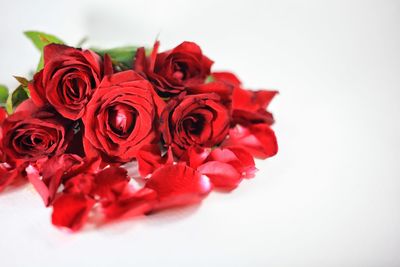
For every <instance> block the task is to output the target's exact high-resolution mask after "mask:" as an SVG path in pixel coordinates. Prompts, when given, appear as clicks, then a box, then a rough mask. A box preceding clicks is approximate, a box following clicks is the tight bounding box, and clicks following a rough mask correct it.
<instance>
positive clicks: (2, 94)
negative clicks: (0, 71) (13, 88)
mask: <svg viewBox="0 0 400 267" xmlns="http://www.w3.org/2000/svg"><path fill="white" fill-rule="evenodd" d="M7 98H8V88H7V86H5V85H2V84H0V103H5V102H6V101H7Z"/></svg>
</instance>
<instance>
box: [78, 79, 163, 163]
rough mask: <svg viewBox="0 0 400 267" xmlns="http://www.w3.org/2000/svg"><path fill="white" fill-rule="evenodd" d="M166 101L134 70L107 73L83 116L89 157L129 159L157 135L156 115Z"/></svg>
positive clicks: (125, 160) (114, 159)
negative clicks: (112, 73)
mask: <svg viewBox="0 0 400 267" xmlns="http://www.w3.org/2000/svg"><path fill="white" fill-rule="evenodd" d="M163 105H164V102H163V101H162V100H161V99H160V98H159V97H158V96H157V95H156V93H155V92H154V90H153V87H152V85H151V84H150V83H149V82H148V81H147V80H145V79H143V78H142V77H141V76H140V75H139V74H137V73H136V72H134V71H124V72H119V73H117V74H114V75H110V76H106V77H105V78H104V79H103V81H102V82H101V84H100V85H99V88H98V89H97V90H96V91H95V92H94V94H93V97H92V99H91V100H90V102H89V103H88V105H87V110H86V113H85V115H84V116H83V118H82V120H83V124H84V126H85V130H84V138H83V145H84V149H85V153H86V155H87V156H89V157H92V156H95V155H100V156H101V157H102V158H103V160H104V161H106V162H121V163H122V162H128V161H131V160H132V159H134V158H135V156H136V154H137V152H138V150H139V148H140V147H141V146H143V145H145V144H149V143H151V142H153V141H154V139H155V138H156V131H155V130H154V129H155V118H156V116H157V112H159V111H161V109H162V106H163Z"/></svg>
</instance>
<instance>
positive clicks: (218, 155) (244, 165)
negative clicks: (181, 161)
mask: <svg viewBox="0 0 400 267" xmlns="http://www.w3.org/2000/svg"><path fill="white" fill-rule="evenodd" d="M207 161H219V162H224V163H228V164H230V165H232V166H233V167H234V168H235V169H236V170H237V171H238V172H239V173H240V174H241V175H242V177H243V178H252V177H254V174H255V172H256V171H257V169H256V167H255V163H254V159H253V156H252V155H251V154H250V153H249V152H247V151H246V150H245V149H243V148H241V147H224V148H216V149H214V150H213V151H212V152H211V153H210V156H209V157H208V158H207Z"/></svg>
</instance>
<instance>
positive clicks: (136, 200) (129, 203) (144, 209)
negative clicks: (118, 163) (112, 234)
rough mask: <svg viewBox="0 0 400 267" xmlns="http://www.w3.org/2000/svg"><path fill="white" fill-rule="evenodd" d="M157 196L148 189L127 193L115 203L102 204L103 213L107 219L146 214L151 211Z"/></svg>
mask: <svg viewBox="0 0 400 267" xmlns="http://www.w3.org/2000/svg"><path fill="white" fill-rule="evenodd" d="M156 199H157V194H156V192H155V191H154V190H152V189H150V188H142V189H140V190H138V191H136V192H133V193H131V192H128V193H125V194H123V195H122V196H121V197H119V198H118V199H117V200H116V201H113V202H110V203H104V204H103V212H104V214H105V216H106V217H107V218H109V219H113V218H116V217H121V216H123V217H133V216H139V215H143V214H146V213H148V212H149V211H151V210H152V209H153V205H154V203H155V201H156Z"/></svg>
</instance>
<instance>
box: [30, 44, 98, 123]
mask: <svg viewBox="0 0 400 267" xmlns="http://www.w3.org/2000/svg"><path fill="white" fill-rule="evenodd" d="M102 76H103V67H102V62H101V58H100V57H99V56H98V55H97V54H96V53H94V52H92V51H90V50H81V49H77V48H72V47H69V46H65V45H59V44H50V45H47V46H45V48H44V68H43V69H42V70H41V71H40V72H38V73H36V74H35V76H34V78H33V82H31V83H30V84H29V91H30V93H31V97H32V100H33V101H34V102H35V104H36V105H38V106H39V107H41V106H43V105H45V104H46V103H49V104H50V105H51V106H53V107H54V108H55V109H56V110H57V111H58V112H59V113H60V114H61V115H63V116H64V117H66V118H68V119H71V120H77V119H79V118H80V117H82V115H83V113H84V112H85V107H86V104H87V103H88V101H89V99H90V97H91V95H92V93H93V92H92V91H93V89H95V88H96V87H97V86H98V84H99V83H100V81H101V79H102Z"/></svg>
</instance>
